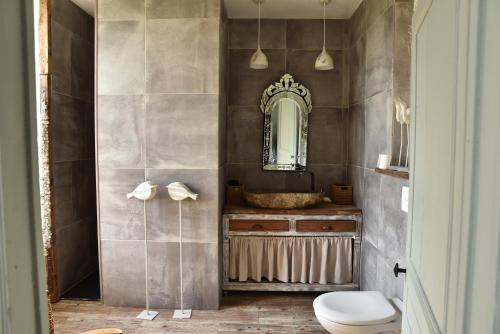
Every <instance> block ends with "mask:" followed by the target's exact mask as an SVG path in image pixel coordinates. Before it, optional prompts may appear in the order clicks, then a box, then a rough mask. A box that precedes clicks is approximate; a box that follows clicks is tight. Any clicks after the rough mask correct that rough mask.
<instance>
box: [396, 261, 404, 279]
mask: <svg viewBox="0 0 500 334" xmlns="http://www.w3.org/2000/svg"><path fill="white" fill-rule="evenodd" d="M399 273H402V274H406V268H400V267H399V263H396V265H395V266H394V276H396V277H398V276H399Z"/></svg>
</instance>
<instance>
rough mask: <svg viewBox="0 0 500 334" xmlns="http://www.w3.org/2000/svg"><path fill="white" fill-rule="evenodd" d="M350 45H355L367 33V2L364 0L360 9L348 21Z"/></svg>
mask: <svg viewBox="0 0 500 334" xmlns="http://www.w3.org/2000/svg"><path fill="white" fill-rule="evenodd" d="M347 26H348V28H347V29H348V31H349V45H350V46H352V45H354V44H355V43H356V42H357V41H358V40H359V39H360V38H361V36H363V35H364V34H365V33H366V2H365V1H362V2H361V4H360V5H359V7H358V9H356V11H355V12H354V14H352V16H351V18H350V19H349V21H348V22H347Z"/></svg>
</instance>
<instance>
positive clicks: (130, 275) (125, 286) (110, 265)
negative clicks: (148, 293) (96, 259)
mask: <svg viewBox="0 0 500 334" xmlns="http://www.w3.org/2000/svg"><path fill="white" fill-rule="evenodd" d="M150 258H151V257H150ZM101 261H102V284H103V291H102V299H103V301H104V304H105V305H111V306H128V307H144V306H145V304H146V298H145V294H144V291H145V284H146V279H145V271H146V268H145V265H144V241H112V240H103V241H102V242H101ZM151 262H153V261H151ZM152 264H153V263H151V265H152ZM152 271H153V270H151V272H150V273H151V274H152Z"/></svg>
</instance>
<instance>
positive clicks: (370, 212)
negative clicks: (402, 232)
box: [363, 170, 382, 247]
mask: <svg viewBox="0 0 500 334" xmlns="http://www.w3.org/2000/svg"><path fill="white" fill-rule="evenodd" d="M363 192H364V196H363V238H365V239H366V240H368V241H370V242H371V243H372V244H373V245H374V246H375V247H378V245H377V243H378V237H379V233H380V224H381V223H380V220H381V216H382V210H381V206H380V174H378V173H375V172H373V171H371V170H365V179H364V185H363Z"/></svg>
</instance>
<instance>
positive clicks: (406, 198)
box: [401, 186, 410, 213]
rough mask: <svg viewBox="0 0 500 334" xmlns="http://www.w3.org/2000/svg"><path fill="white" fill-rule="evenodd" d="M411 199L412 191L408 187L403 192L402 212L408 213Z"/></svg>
mask: <svg viewBox="0 0 500 334" xmlns="http://www.w3.org/2000/svg"><path fill="white" fill-rule="evenodd" d="M409 198H410V189H409V188H408V187H406V186H404V187H403V189H402V190H401V210H403V211H404V212H406V213H408V201H409Z"/></svg>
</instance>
